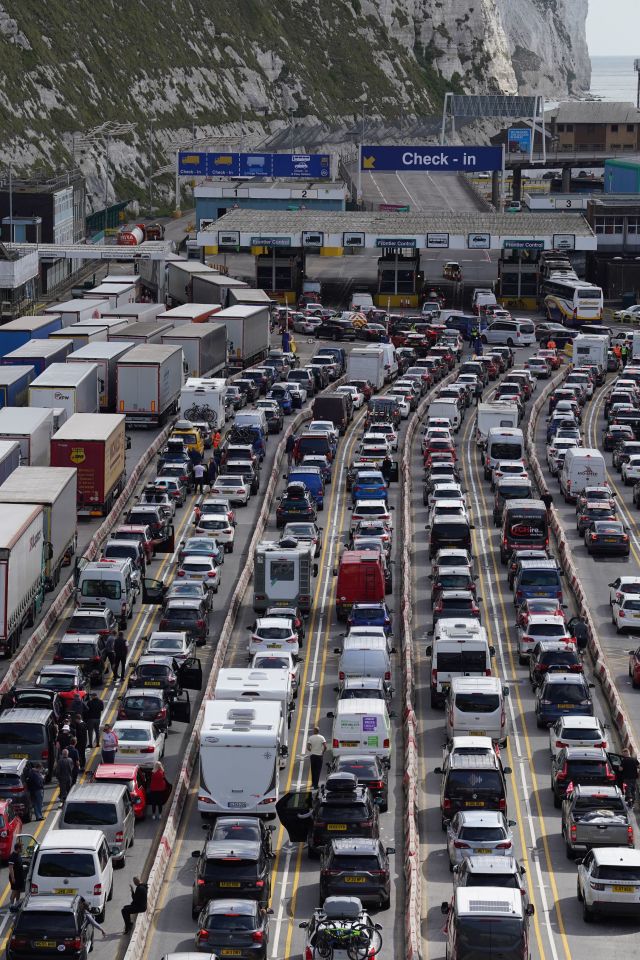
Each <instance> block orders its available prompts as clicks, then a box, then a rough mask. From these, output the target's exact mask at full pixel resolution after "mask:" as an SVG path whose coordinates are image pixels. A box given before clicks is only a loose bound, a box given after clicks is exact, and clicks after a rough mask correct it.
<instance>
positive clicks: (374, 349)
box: [347, 344, 385, 390]
mask: <svg viewBox="0 0 640 960" xmlns="http://www.w3.org/2000/svg"><path fill="white" fill-rule="evenodd" d="M384 364H385V355H384V350H383V349H382V345H381V344H380V345H375V344H373V345H372V346H370V347H354V348H353V350H352V351H351V352H350V353H349V355H348V356H347V379H348V380H368V381H369V382H370V383H372V384H373V389H374V390H381V389H382V387H384V383H385V369H384Z"/></svg>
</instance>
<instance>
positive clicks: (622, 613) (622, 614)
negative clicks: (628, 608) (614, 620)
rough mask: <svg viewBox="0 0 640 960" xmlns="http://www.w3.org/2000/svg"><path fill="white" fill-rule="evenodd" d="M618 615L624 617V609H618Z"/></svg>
mask: <svg viewBox="0 0 640 960" xmlns="http://www.w3.org/2000/svg"><path fill="white" fill-rule="evenodd" d="M618 616H619V617H621V618H622V617H624V616H625V613H624V610H618Z"/></svg>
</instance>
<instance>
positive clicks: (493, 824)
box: [447, 810, 515, 869]
mask: <svg viewBox="0 0 640 960" xmlns="http://www.w3.org/2000/svg"><path fill="white" fill-rule="evenodd" d="M513 826H515V821H514V820H507V819H506V817H505V815H504V814H503V813H500V812H499V811H497V810H483V811H480V810H462V811H460V813H456V815H455V816H454V817H453V819H452V820H451V822H450V823H449V826H448V827H447V852H448V854H449V863H450V865H451V868H452V869H453V867H454V866H455V864H457V863H462V861H463V860H464V859H466V857H472V856H492V855H493V856H499V857H510V856H512V855H513V834H512V832H511V827H513Z"/></svg>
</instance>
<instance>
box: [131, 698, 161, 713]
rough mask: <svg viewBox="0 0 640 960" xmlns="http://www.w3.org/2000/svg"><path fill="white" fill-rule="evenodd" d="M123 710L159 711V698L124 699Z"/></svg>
mask: <svg viewBox="0 0 640 960" xmlns="http://www.w3.org/2000/svg"><path fill="white" fill-rule="evenodd" d="M122 706H123V708H124V709H125V710H161V709H162V700H161V698H160V697H125V698H124V699H123V701H122Z"/></svg>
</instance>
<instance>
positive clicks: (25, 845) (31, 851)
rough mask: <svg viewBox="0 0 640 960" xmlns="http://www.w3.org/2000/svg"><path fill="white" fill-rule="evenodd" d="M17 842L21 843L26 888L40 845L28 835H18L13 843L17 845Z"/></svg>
mask: <svg viewBox="0 0 640 960" xmlns="http://www.w3.org/2000/svg"><path fill="white" fill-rule="evenodd" d="M18 840H20V842H21V843H22V860H23V863H24V866H25V875H26V881H27V883H26V885H27V886H28V885H29V879H30V877H31V874H32V872H33V861H34V860H35V856H36V853H37V852H38V850H39V849H40V844H39V843H38V841H37V840H36V838H35V837H32V836H31V834H30V833H19V834H18V835H17V836H16V838H15V843H17V842H18ZM14 846H15V844H14Z"/></svg>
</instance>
